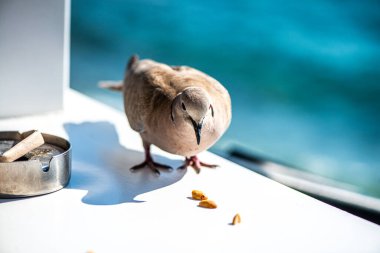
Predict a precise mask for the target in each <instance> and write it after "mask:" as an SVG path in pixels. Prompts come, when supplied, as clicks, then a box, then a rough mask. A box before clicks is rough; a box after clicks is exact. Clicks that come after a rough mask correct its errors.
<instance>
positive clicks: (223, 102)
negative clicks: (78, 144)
mask: <svg viewBox="0 0 380 253" xmlns="http://www.w3.org/2000/svg"><path fill="white" fill-rule="evenodd" d="M103 86H104V87H107V88H110V89H113V90H122V91H123V94H124V108H125V113H126V115H127V118H128V121H129V124H130V126H131V127H132V129H133V130H135V131H137V132H139V133H140V135H141V138H142V140H143V144H144V148H145V153H146V161H145V162H144V163H142V164H140V165H137V166H135V167H133V168H132V169H138V168H141V167H144V166H145V165H147V166H148V167H150V168H151V169H153V170H154V171H155V172H156V173H158V174H159V171H158V170H157V168H156V167H164V168H168V166H165V165H162V164H157V163H155V162H153V159H152V157H151V155H150V151H149V147H150V145H151V144H154V145H156V146H157V147H159V148H161V149H163V150H165V151H167V152H169V153H172V154H177V155H182V156H185V157H186V161H185V164H184V166H182V167H181V168H184V167H186V166H188V165H191V166H193V167H194V168H195V169H196V170H197V171H198V172H199V170H200V167H201V166H206V167H214V166H213V165H207V164H205V163H202V162H200V161H199V159H198V158H197V157H196V155H197V154H198V153H199V152H201V151H204V150H206V149H208V148H209V147H211V146H212V145H213V144H214V143H215V142H216V141H217V140H218V139H219V138H220V137H221V135H222V134H223V133H224V132H225V130H226V129H227V128H228V126H229V124H230V121H231V100H230V96H229V94H228V92H227V90H226V89H225V88H224V87H223V86H222V85H221V84H220V83H219V82H218V81H216V80H215V79H213V78H212V77H210V76H208V75H206V74H205V73H203V72H201V71H198V70H196V69H193V68H190V67H187V66H172V67H171V66H168V65H166V64H162V63H158V62H155V61H152V60H139V59H138V57H137V56H133V57H132V58H131V59H130V61H129V63H128V66H127V70H126V74H125V78H124V81H123V84H122V85H117V84H106V85H103Z"/></svg>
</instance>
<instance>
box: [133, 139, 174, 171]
mask: <svg viewBox="0 0 380 253" xmlns="http://www.w3.org/2000/svg"><path fill="white" fill-rule="evenodd" d="M144 148H145V161H144V162H142V163H140V164H137V165H135V166H133V167H132V168H130V171H132V172H135V171H136V170H139V169H142V168H145V167H149V168H150V169H151V170H153V172H154V173H155V174H156V175H157V176H159V175H160V174H161V173H160V171H159V170H158V169H157V168H161V169H166V170H169V171H171V170H173V168H172V167H170V166H168V165H165V164H161V163H156V162H154V161H153V158H152V156H151V154H150V145H144Z"/></svg>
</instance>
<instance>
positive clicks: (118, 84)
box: [98, 80, 124, 91]
mask: <svg viewBox="0 0 380 253" xmlns="http://www.w3.org/2000/svg"><path fill="white" fill-rule="evenodd" d="M98 85H99V87H100V88H103V89H109V90H114V91H123V86H124V85H123V81H122V80H120V81H100V82H99V83H98Z"/></svg>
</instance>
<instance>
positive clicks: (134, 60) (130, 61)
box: [127, 54, 139, 70]
mask: <svg viewBox="0 0 380 253" xmlns="http://www.w3.org/2000/svg"><path fill="white" fill-rule="evenodd" d="M138 60H139V56H138V55H137V54H134V55H132V57H131V58H130V59H129V61H128V64H127V70H129V69H131V67H132V66H133V64H135V63H136V62H138Z"/></svg>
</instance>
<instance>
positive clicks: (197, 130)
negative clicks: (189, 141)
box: [191, 119, 203, 145]
mask: <svg viewBox="0 0 380 253" xmlns="http://www.w3.org/2000/svg"><path fill="white" fill-rule="evenodd" d="M191 122H192V123H193V127H194V131H195V137H197V144H198V145H199V143H201V132H202V126H203V120H201V122H199V123H198V124H197V123H196V122H195V121H194V120H193V119H191Z"/></svg>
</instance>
